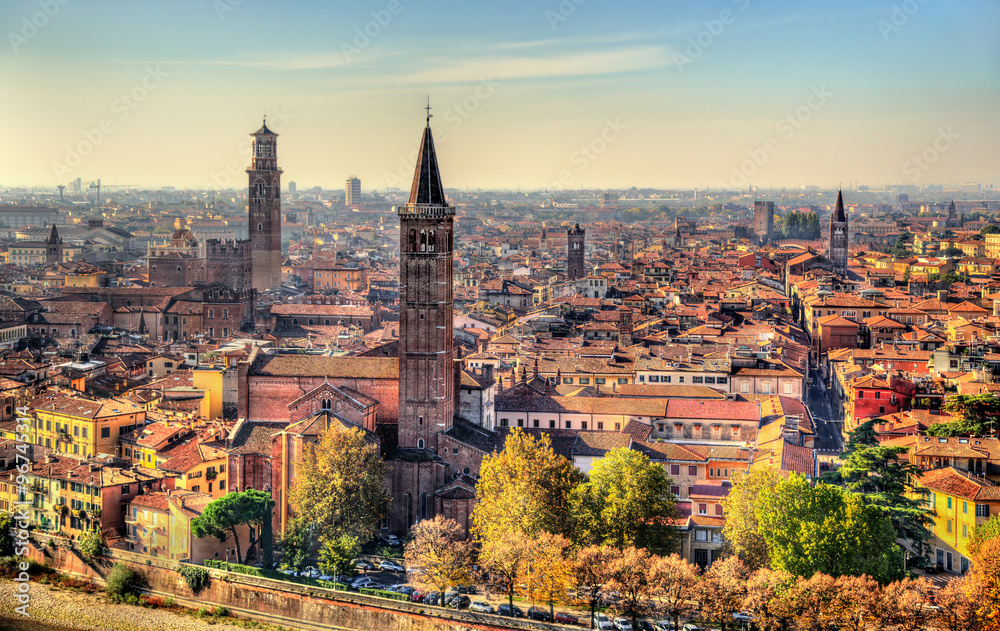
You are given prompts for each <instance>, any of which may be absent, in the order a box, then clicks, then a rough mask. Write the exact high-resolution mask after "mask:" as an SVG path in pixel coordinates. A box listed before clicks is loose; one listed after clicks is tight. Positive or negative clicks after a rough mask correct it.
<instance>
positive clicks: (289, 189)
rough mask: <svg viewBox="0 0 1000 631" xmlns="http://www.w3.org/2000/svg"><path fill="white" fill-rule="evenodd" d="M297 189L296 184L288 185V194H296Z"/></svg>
mask: <svg viewBox="0 0 1000 631" xmlns="http://www.w3.org/2000/svg"><path fill="white" fill-rule="evenodd" d="M296 188H297V187H296V186H295V182H289V183H288V192H289V193H291V194H292V195H294V194H295V191H296Z"/></svg>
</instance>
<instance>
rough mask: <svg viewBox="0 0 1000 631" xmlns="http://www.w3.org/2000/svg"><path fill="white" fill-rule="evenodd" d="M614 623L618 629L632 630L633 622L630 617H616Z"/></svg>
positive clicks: (623, 630) (619, 630)
mask: <svg viewBox="0 0 1000 631" xmlns="http://www.w3.org/2000/svg"><path fill="white" fill-rule="evenodd" d="M614 624H615V629H618V631H632V622H631V621H629V619H628V618H615V622H614Z"/></svg>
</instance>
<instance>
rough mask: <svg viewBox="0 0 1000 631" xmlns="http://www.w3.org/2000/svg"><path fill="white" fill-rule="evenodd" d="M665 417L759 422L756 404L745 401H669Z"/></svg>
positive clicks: (758, 409)
mask: <svg viewBox="0 0 1000 631" xmlns="http://www.w3.org/2000/svg"><path fill="white" fill-rule="evenodd" d="M665 416H666V417H667V418H680V419H697V420H733V421H759V420H760V408H758V407H757V404H756V403H750V402H747V401H719V400H714V399H709V400H706V399H697V400H687V399H670V400H669V401H668V402H667V410H666V414H665Z"/></svg>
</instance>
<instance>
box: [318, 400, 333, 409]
mask: <svg viewBox="0 0 1000 631" xmlns="http://www.w3.org/2000/svg"><path fill="white" fill-rule="evenodd" d="M321 403H322V407H321V408H320V409H323V410H332V409H333V405H332V403H331V401H330V399H323V401H322V402H321Z"/></svg>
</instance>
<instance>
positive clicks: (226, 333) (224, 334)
mask: <svg viewBox="0 0 1000 631" xmlns="http://www.w3.org/2000/svg"><path fill="white" fill-rule="evenodd" d="M222 337H229V327H227V326H224V327H222Z"/></svg>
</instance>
